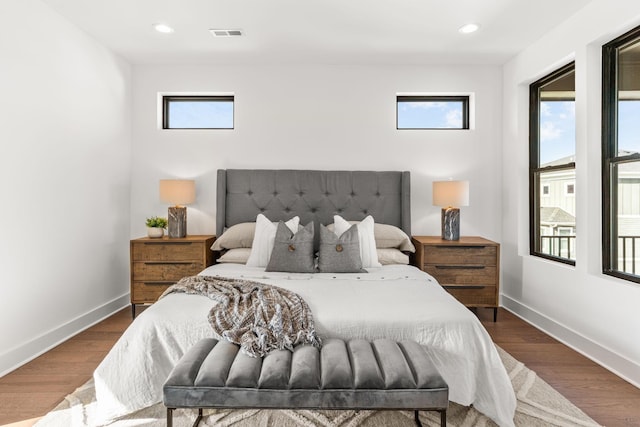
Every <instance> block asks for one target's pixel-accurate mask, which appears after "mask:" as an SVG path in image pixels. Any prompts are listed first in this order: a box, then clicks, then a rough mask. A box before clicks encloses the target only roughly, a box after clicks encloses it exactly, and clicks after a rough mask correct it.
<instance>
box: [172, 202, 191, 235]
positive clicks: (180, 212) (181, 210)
mask: <svg viewBox="0 0 640 427" xmlns="http://www.w3.org/2000/svg"><path fill="white" fill-rule="evenodd" d="M168 228H169V232H168V233H167V234H168V235H169V237H186V236H187V208H185V207H184V206H173V207H170V208H169V227H168Z"/></svg>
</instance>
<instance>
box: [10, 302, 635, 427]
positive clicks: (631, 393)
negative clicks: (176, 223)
mask: <svg viewBox="0 0 640 427" xmlns="http://www.w3.org/2000/svg"><path fill="white" fill-rule="evenodd" d="M477 314H478V316H479V317H480V319H481V320H482V323H483V324H484V325H485V327H486V328H487V331H489V334H490V335H491V337H492V338H493V340H494V341H495V342H496V344H498V345H499V346H500V347H502V348H503V349H504V350H506V351H507V352H509V353H510V354H511V355H513V356H514V357H515V358H516V359H518V360H520V361H521V362H523V363H524V364H525V365H527V366H528V367H529V368H531V369H533V370H534V371H536V372H537V373H538V375H539V376H540V377H541V378H543V379H544V380H545V381H547V382H548V383H549V384H551V385H552V386H553V387H554V388H555V389H556V390H558V391H559V392H560V393H562V394H563V395H564V396H566V397H567V398H568V399H569V400H571V401H572V402H573V403H574V404H575V405H577V406H578V407H579V408H581V409H582V410H583V411H584V412H586V413H587V414H588V415H589V416H591V417H592V418H593V419H594V420H596V421H598V422H599V423H600V424H602V425H605V426H608V427H618V426H619V427H640V389H638V388H636V387H634V386H633V385H631V384H629V383H627V382H625V381H624V380H622V379H620V378H619V377H617V376H615V375H614V374H612V373H610V372H609V371H607V370H606V369H604V368H602V367H600V366H599V365H597V364H595V363H594V362H592V361H590V360H589V359H587V358H586V357H584V356H582V355H580V354H578V353H577V352H575V351H573V350H571V349H570V348H568V347H566V346H565V345H563V344H561V343H559V342H557V341H555V340H554V339H553V338H551V337H549V336H548V335H546V334H544V333H542V332H540V331H539V330H537V329H536V328H534V327H532V326H531V325H529V324H528V323H526V322H524V321H522V320H521V319H520V318H518V317H517V316H514V315H513V314H511V313H509V312H508V311H506V310H503V309H500V310H499V312H498V322H496V323H493V322H492V317H493V310H489V309H486V310H484V309H479V310H478V312H477ZM130 323H131V311H130V309H128V308H127V309H124V310H122V311H120V312H118V313H116V314H114V315H113V316H111V317H109V318H108V319H106V320H104V321H103V322H101V323H99V324H97V325H95V326H93V327H92V328H90V329H88V330H86V331H84V332H82V333H80V334H78V335H76V336H75V337H73V338H72V339H70V340H68V341H66V342H64V343H63V344H60V345H59V346H57V347H56V348H54V349H52V350H51V351H49V352H47V353H45V354H43V355H42V356H40V357H38V358H36V359H34V360H33V361H31V362H29V363H27V364H26V365H24V366H22V367H20V368H19V369H17V370H15V371H14V372H11V373H10V374H8V375H5V376H4V377H2V378H0V426H5V425H7V424H9V425H12V427H17V426H30V425H32V424H33V423H34V422H35V421H36V420H37V419H38V418H39V417H41V416H42V415H44V414H45V413H47V412H48V411H50V410H51V409H53V408H54V407H55V406H56V405H57V404H58V403H59V402H60V401H61V400H62V399H63V398H64V397H65V396H66V395H67V394H69V393H71V392H72V391H73V390H75V389H76V388H77V387H79V386H80V385H82V384H84V383H85V382H86V381H87V380H88V379H89V378H90V377H91V374H92V372H93V370H94V369H95V367H96V366H97V365H98V363H100V361H101V360H102V359H103V358H104V356H105V355H106V354H107V352H108V351H109V349H110V348H111V347H112V346H113V344H114V343H115V342H116V340H117V339H118V338H119V337H120V335H121V334H122V332H123V331H124V330H125V329H126V328H127V326H129V324H130ZM14 423H15V424H14Z"/></svg>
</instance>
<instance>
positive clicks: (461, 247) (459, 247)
mask: <svg viewBox="0 0 640 427" xmlns="http://www.w3.org/2000/svg"><path fill="white" fill-rule="evenodd" d="M435 247H436V248H438V249H449V248H455V249H484V248H486V246H480V245H467V246H465V245H456V246H447V245H435Z"/></svg>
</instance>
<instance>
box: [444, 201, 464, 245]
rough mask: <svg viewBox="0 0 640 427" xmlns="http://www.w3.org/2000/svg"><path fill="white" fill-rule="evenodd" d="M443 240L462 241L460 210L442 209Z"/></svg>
mask: <svg viewBox="0 0 640 427" xmlns="http://www.w3.org/2000/svg"><path fill="white" fill-rule="evenodd" d="M441 225H442V240H460V209H458V208H451V207H449V208H442V221H441Z"/></svg>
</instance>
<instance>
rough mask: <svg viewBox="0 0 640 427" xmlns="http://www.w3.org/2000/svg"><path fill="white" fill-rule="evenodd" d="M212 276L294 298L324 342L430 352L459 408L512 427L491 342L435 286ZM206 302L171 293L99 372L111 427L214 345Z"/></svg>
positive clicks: (243, 272) (414, 273)
mask: <svg viewBox="0 0 640 427" xmlns="http://www.w3.org/2000/svg"><path fill="white" fill-rule="evenodd" d="M200 274H203V275H213V276H215V275H219V276H224V277H242V278H245V279H248V280H255V281H260V282H263V283H268V284H273V285H277V286H280V287H282V288H285V289H289V290H291V291H293V292H296V293H298V294H299V295H300V296H302V297H303V298H304V299H305V300H306V301H307V303H308V304H309V306H310V307H311V310H312V311H313V315H314V320H315V326H316V330H317V332H318V334H319V335H320V336H321V337H338V338H345V339H346V338H367V339H376V338H381V337H387V338H392V339H396V340H401V339H413V340H416V341H418V342H420V343H421V344H423V345H425V347H426V349H427V351H428V352H429V353H430V355H431V357H432V358H433V361H434V363H435V364H436V365H437V367H438V369H439V370H440V373H441V374H442V376H443V378H444V379H445V381H446V382H447V383H448V384H449V398H450V400H452V401H454V402H457V403H460V404H462V405H470V404H473V405H474V406H475V408H477V409H478V410H479V411H481V412H483V413H484V414H485V415H487V416H488V417H490V418H492V419H493V420H494V421H496V423H498V424H499V425H501V426H513V425H514V424H513V416H514V412H515V407H516V398H515V394H514V392H513V388H512V386H511V382H510V381H509V378H508V376H507V373H506V371H505V369H504V366H503V365H502V362H501V360H500V358H499V356H498V353H497V351H496V349H495V346H494V345H493V343H492V341H491V338H490V337H489V335H488V333H487V332H486V330H485V329H484V327H483V326H482V324H481V323H480V322H479V321H478V319H477V318H476V317H475V316H474V315H473V314H472V313H471V312H470V311H469V310H467V309H466V308H465V307H464V306H462V305H461V304H460V303H458V302H457V301H456V300H455V299H454V298H453V297H451V296H450V295H449V294H448V293H447V292H446V291H444V290H443V289H442V288H441V287H440V286H439V285H438V283H437V282H436V280H435V279H434V278H432V277H431V276H429V275H428V274H426V273H423V272H422V271H420V270H418V269H417V268H415V267H410V266H398V265H394V266H384V267H382V268H372V269H369V273H365V274H329V273H321V274H290V273H265V272H264V269H260V268H251V267H246V266H244V265H237V264H217V265H214V266H212V267H209V268H208V269H206V270H204V271H203V272H202V273H200ZM213 304H214V302H213V301H212V300H210V299H208V298H206V297H204V296H198V295H185V294H171V295H169V296H167V297H165V298H163V299H161V300H160V301H158V302H157V303H155V304H153V305H152V306H151V307H149V308H148V309H147V310H145V311H144V312H142V313H141V314H140V315H139V316H138V317H137V318H136V320H135V321H134V322H133V323H132V324H131V326H130V327H129V328H128V329H127V330H126V331H125V333H124V334H123V335H122V337H121V338H120V340H118V342H117V343H116V345H115V346H114V347H113V349H112V350H111V351H110V352H109V354H108V355H107V357H106V358H105V359H104V360H103V361H102V363H101V364H100V365H99V366H98V368H97V369H96V371H95V372H94V375H93V376H94V379H95V384H96V397H97V402H98V408H99V411H100V414H101V418H102V419H103V420H108V419H113V418H115V417H118V416H121V415H124V414H128V413H131V412H134V411H136V410H138V409H141V408H144V407H147V406H150V405H152V404H155V403H157V402H160V401H161V400H162V384H163V383H164V381H165V379H166V378H167V376H168V375H169V372H170V371H171V369H172V368H173V366H174V365H175V364H176V362H177V361H178V359H180V357H181V356H182V355H183V354H184V352H185V351H186V350H187V349H188V348H189V347H191V346H192V345H193V344H195V343H196V342H197V341H198V340H200V339H201V338H204V337H207V336H212V335H213V332H212V329H211V327H210V326H209V324H208V323H207V313H208V312H209V310H210V309H211V307H212V305H213Z"/></svg>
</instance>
